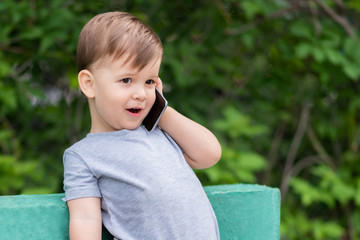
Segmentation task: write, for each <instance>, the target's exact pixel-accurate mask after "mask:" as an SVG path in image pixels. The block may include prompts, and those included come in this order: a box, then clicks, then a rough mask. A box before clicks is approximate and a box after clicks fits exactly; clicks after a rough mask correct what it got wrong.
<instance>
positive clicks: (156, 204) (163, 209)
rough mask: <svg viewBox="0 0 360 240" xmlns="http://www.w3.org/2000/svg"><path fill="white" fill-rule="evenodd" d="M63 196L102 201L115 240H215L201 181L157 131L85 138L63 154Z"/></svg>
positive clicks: (168, 139) (106, 223)
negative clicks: (93, 198) (99, 199)
mask: <svg viewBox="0 0 360 240" xmlns="http://www.w3.org/2000/svg"><path fill="white" fill-rule="evenodd" d="M64 190H65V198H64V201H69V200H71V199H77V198H83V197H100V198H102V201H101V208H102V220H103V224H104V226H105V227H106V228H107V229H108V231H109V232H110V233H111V234H112V235H113V236H114V237H115V239H124V240H128V239H156V240H158V239H171V240H174V239H194V240H201V239H203V240H211V239H220V237H219V230H218V225H217V221H216V217H215V214H214V211H213V209H212V207H211V204H210V202H209V200H208V198H207V196H206V194H205V192H204V190H203V187H202V185H201V183H200V181H199V180H198V178H197V177H196V175H195V174H194V172H193V170H192V169H191V168H190V166H189V165H188V164H187V163H186V161H185V159H184V157H183V153H182V151H181V149H180V148H179V146H178V145H177V144H176V143H175V142H174V141H173V139H171V137H170V136H169V135H167V134H166V133H165V132H163V131H162V130H160V129H159V128H156V129H155V130H153V131H151V132H148V131H147V130H146V129H145V128H144V127H139V128H137V129H135V130H132V131H131V130H121V131H115V132H107V133H90V134H88V135H87V136H86V138H84V139H82V140H81V141H79V142H77V143H75V144H74V145H73V146H71V147H70V148H68V149H67V150H66V151H65V153H64Z"/></svg>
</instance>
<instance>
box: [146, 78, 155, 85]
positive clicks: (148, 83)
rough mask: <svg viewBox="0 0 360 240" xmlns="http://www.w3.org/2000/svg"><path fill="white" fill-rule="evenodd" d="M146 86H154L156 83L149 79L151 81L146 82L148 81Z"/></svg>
mask: <svg viewBox="0 0 360 240" xmlns="http://www.w3.org/2000/svg"><path fill="white" fill-rule="evenodd" d="M145 84H147V85H154V84H155V81H154V80H152V79H149V80H146V81H145Z"/></svg>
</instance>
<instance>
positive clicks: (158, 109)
mask: <svg viewBox="0 0 360 240" xmlns="http://www.w3.org/2000/svg"><path fill="white" fill-rule="evenodd" d="M155 95H156V99H155V103H154V105H153V106H152V108H151V109H150V112H149V114H148V115H147V116H146V117H145V119H144V121H143V122H142V124H143V125H144V126H145V128H146V129H147V130H148V131H152V130H153V129H154V128H155V127H156V126H157V124H158V122H159V120H160V118H161V116H162V114H163V113H164V111H165V109H166V107H167V104H168V103H167V101H166V99H165V98H164V96H163V95H162V94H161V93H160V92H159V90H158V89H157V88H155Z"/></svg>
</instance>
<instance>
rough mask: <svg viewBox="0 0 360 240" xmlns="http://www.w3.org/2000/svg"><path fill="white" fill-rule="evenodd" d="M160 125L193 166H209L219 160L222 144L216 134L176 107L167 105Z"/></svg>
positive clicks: (199, 167)
mask: <svg viewBox="0 0 360 240" xmlns="http://www.w3.org/2000/svg"><path fill="white" fill-rule="evenodd" d="M159 127H161V128H162V129H163V130H164V131H165V132H167V133H168V134H169V135H170V136H171V137H172V138H173V139H174V140H175V141H176V143H177V144H178V145H179V146H180V147H181V148H182V149H183V150H184V156H185V159H186V161H187V163H188V164H189V165H190V166H191V167H192V168H196V169H202V168H208V167H211V166H212V165H214V164H215V163H217V161H219V159H220V157H221V146H220V143H219V142H218V140H217V139H216V137H215V136H214V134H213V133H212V132H210V131H209V130H208V129H206V128H205V127H203V126H201V125H200V124H198V123H196V122H194V121H192V120H190V119H189V118H187V117H185V116H183V115H182V114H180V113H179V112H177V111H176V110H175V109H173V108H171V107H167V109H166V110H165V112H164V115H163V116H162V117H161V119H160V121H159Z"/></svg>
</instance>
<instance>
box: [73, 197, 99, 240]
mask: <svg viewBox="0 0 360 240" xmlns="http://www.w3.org/2000/svg"><path fill="white" fill-rule="evenodd" d="M100 201H101V200H100V198H79V199H74V200H70V201H68V202H67V204H68V207H69V213H70V226H69V233H70V239H71V240H82V239H83V240H85V239H86V240H95V239H96V240H101V230H102V221H101V207H100Z"/></svg>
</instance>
